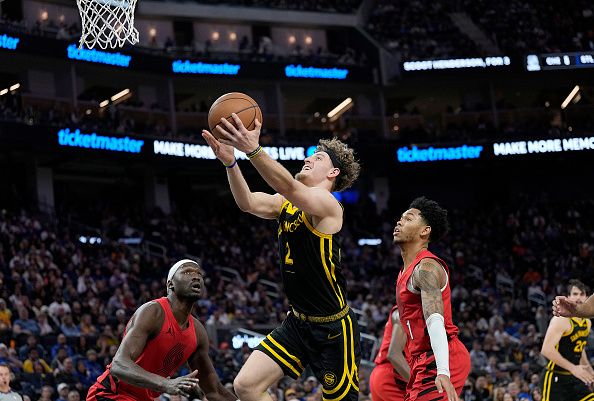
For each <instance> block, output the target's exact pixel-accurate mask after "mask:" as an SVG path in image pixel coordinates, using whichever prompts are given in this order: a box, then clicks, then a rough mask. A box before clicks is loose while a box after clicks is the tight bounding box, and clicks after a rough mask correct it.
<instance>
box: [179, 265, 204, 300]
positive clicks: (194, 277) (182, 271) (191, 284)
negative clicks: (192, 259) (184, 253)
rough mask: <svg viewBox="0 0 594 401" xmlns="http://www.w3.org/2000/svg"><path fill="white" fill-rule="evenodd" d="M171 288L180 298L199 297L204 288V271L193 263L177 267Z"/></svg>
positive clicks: (196, 298)
mask: <svg viewBox="0 0 594 401" xmlns="http://www.w3.org/2000/svg"><path fill="white" fill-rule="evenodd" d="M173 280H174V282H173V288H174V289H175V293H176V294H177V296H178V297H180V298H188V299H195V300H198V299H200V296H201V295H202V288H204V271H203V270H202V269H201V268H200V267H199V266H197V265H195V264H194V263H188V264H186V265H183V266H182V267H180V268H179V270H178V271H177V272H176V273H175V276H174V278H173Z"/></svg>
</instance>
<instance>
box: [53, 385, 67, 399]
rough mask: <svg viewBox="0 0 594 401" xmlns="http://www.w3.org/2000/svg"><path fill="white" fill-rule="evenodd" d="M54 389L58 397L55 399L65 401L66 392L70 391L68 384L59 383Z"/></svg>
mask: <svg viewBox="0 0 594 401" xmlns="http://www.w3.org/2000/svg"><path fill="white" fill-rule="evenodd" d="M56 389H57V390H58V399H57V400H56V401H67V399H68V392H69V391H70V388H69V387H68V384H66V383H60V384H58V387H56Z"/></svg>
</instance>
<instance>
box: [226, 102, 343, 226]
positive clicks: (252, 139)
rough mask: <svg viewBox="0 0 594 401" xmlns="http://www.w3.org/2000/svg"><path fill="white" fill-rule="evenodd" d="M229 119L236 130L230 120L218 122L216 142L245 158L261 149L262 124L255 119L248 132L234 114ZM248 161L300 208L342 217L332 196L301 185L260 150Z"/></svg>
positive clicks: (317, 189) (280, 192)
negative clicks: (253, 126) (239, 152)
mask: <svg viewBox="0 0 594 401" xmlns="http://www.w3.org/2000/svg"><path fill="white" fill-rule="evenodd" d="M231 117H232V118H233V121H234V123H235V126H237V128H235V126H234V125H233V124H231V123H230V122H229V121H227V120H225V119H221V124H219V125H217V130H218V131H219V134H221V135H222V136H223V138H224V139H221V140H220V141H219V142H221V143H223V144H226V145H230V146H233V147H235V148H236V149H238V150H240V151H242V152H244V153H246V154H248V155H249V154H250V153H253V152H254V151H257V150H258V149H260V145H259V139H260V128H261V127H262V124H260V122H259V121H258V120H256V128H255V129H253V130H251V131H249V130H248V129H247V128H245V126H244V125H243V123H242V122H241V120H240V119H239V117H237V115H236V114H232V115H231ZM250 160H251V162H252V164H253V165H254V167H255V168H256V170H258V173H260V175H261V176H262V178H264V180H265V181H266V182H267V183H268V185H270V186H271V187H272V188H273V189H274V190H275V191H276V192H278V193H279V194H281V195H282V196H283V197H284V198H285V199H288V200H289V201H291V203H293V204H294V205H296V206H297V207H299V208H300V209H302V210H305V211H306V212H307V213H309V214H311V215H313V216H317V217H334V216H336V217H339V216H341V215H342V208H341V207H340V204H339V203H338V202H337V201H336V199H335V198H334V196H332V194H330V193H329V192H328V191H326V190H323V189H321V188H310V187H308V186H306V185H304V184H302V183H300V182H299V181H297V180H296V179H295V178H294V177H293V176H292V175H291V173H290V172H289V171H288V170H287V169H286V168H284V167H283V166H282V165H281V164H280V163H278V162H277V161H275V160H273V159H272V158H271V157H270V156H268V154H266V152H264V151H263V150H261V151H259V152H257V155H256V156H254V157H253V158H251V159H250Z"/></svg>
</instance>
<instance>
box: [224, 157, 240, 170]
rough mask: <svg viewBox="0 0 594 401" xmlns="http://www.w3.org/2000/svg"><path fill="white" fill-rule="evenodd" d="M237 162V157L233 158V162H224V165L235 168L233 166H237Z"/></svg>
mask: <svg viewBox="0 0 594 401" xmlns="http://www.w3.org/2000/svg"><path fill="white" fill-rule="evenodd" d="M236 164H237V159H233V163H231V164H225V163H223V166H225V167H227V168H233V167H235V165H236Z"/></svg>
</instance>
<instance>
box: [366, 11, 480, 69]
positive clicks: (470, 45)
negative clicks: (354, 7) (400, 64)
mask: <svg viewBox="0 0 594 401" xmlns="http://www.w3.org/2000/svg"><path fill="white" fill-rule="evenodd" d="M452 3H453V1H438V2H435V1H433V2H431V1H427V0H414V1H406V0H378V1H377V2H376V6H375V7H374V9H373V11H372V13H371V16H370V18H369V21H368V23H367V30H369V32H370V33H371V34H372V35H373V36H375V37H376V38H377V39H378V40H379V41H380V42H381V43H383V44H384V45H385V46H386V47H387V48H388V49H390V50H393V51H395V52H399V53H400V54H401V57H402V59H403V60H407V61H410V60H419V59H430V58H435V59H437V58H449V57H470V56H474V57H476V56H477V55H481V51H480V50H479V49H477V46H476V45H475V43H474V42H472V41H471V40H470V38H468V36H466V35H465V34H463V33H462V32H461V31H460V30H459V29H458V27H456V26H455V25H454V23H453V22H452V20H451V18H450V16H449V13H450V12H452V11H453V5H452Z"/></svg>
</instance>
